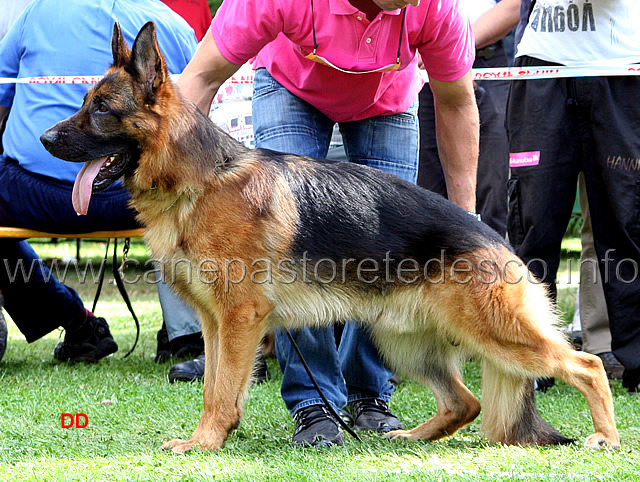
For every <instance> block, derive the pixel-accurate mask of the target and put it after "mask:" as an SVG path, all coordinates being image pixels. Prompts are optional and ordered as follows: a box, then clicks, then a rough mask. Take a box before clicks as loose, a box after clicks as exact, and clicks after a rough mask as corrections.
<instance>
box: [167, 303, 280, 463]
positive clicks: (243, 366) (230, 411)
mask: <svg viewBox="0 0 640 482" xmlns="http://www.w3.org/2000/svg"><path fill="white" fill-rule="evenodd" d="M267 312H268V311H265V310H260V309H258V308H257V304H256V303H244V304H242V305H240V306H237V307H235V308H233V309H231V310H229V312H227V313H225V314H224V315H223V316H222V317H221V321H220V323H219V325H218V330H217V354H218V357H217V364H216V362H215V356H211V357H210V356H209V354H210V353H215V351H216V350H215V343H214V340H213V339H210V337H209V336H208V333H206V330H205V328H204V324H203V335H204V336H205V373H204V412H203V414H202V417H201V418H200V423H199V424H198V427H197V428H196V430H195V431H194V432H193V435H192V436H191V438H190V439H189V440H186V441H185V440H179V439H174V440H171V441H169V442H167V443H165V444H164V445H163V448H164V449H171V450H173V451H174V452H179V453H182V452H186V451H189V450H191V449H193V448H200V449H208V450H217V449H219V448H220V447H222V445H223V443H224V441H225V440H226V439H227V436H228V435H229V432H231V430H233V429H235V428H236V427H237V426H238V424H239V423H240V417H241V416H242V407H243V405H244V401H245V399H246V396H247V392H248V387H249V381H250V377H251V372H252V368H253V362H254V359H255V355H256V352H257V348H258V344H259V343H260V340H261V339H262V336H263V334H264V326H263V325H264V323H263V321H264V318H265V316H266V313H267Z"/></svg>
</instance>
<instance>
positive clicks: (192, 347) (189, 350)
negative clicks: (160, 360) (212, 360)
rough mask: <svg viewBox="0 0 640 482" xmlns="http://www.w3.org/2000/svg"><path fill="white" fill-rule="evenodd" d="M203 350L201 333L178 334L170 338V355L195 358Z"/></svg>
mask: <svg viewBox="0 0 640 482" xmlns="http://www.w3.org/2000/svg"><path fill="white" fill-rule="evenodd" d="M203 351H204V340H203V339H202V333H193V334H191V335H184V336H179V337H177V338H174V339H173V340H171V356H173V357H175V358H181V359H189V358H195V357H197V356H199V355H200V354H201V353H202V352H203Z"/></svg>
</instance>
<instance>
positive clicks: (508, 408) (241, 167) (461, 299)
mask: <svg viewBox="0 0 640 482" xmlns="http://www.w3.org/2000/svg"><path fill="white" fill-rule="evenodd" d="M113 45H114V66H113V67H112V68H111V69H110V70H109V72H108V73H109V74H111V78H109V79H108V80H107V79H105V81H103V83H101V84H99V85H98V86H96V87H95V88H93V89H92V90H91V91H90V93H89V94H88V96H87V100H86V101H85V106H83V108H82V109H81V110H80V111H79V112H78V114H76V115H75V116H74V117H72V118H70V119H68V120H67V121H63V123H61V124H58V125H57V126H55V127H54V128H53V129H58V131H60V130H63V129H69V128H71V127H73V126H78V125H80V124H82V123H83V120H86V118H87V116H89V115H90V114H89V112H88V109H89V107H87V106H89V105H91V103H92V99H95V98H96V97H98V96H101V97H105V95H106V94H108V95H109V96H112V97H115V98H116V99H117V98H118V96H119V95H120V92H130V97H131V98H133V99H134V100H135V102H136V105H137V107H136V111H135V113H133V114H131V115H129V116H127V117H126V119H124V120H123V121H122V124H121V127H120V130H121V131H122V133H123V134H124V135H127V136H131V137H134V138H136V139H137V140H138V142H139V145H140V149H139V151H140V155H139V160H138V162H137V166H136V168H135V170H134V171H133V172H130V173H128V174H126V175H125V185H126V186H127V188H128V189H129V191H130V192H131V194H132V199H133V205H134V207H135V208H136V209H137V210H138V212H139V213H140V214H139V219H140V221H141V222H142V223H143V224H144V225H145V226H146V234H145V237H146V241H147V242H148V244H149V246H150V247H151V250H152V252H153V254H154V257H155V258H162V259H164V260H165V261H166V264H165V266H166V267H167V271H166V273H165V276H166V278H167V279H169V280H171V281H174V287H175V289H176V290H177V292H178V293H179V294H180V295H181V296H183V297H184V298H185V299H186V300H188V301H189V302H190V303H191V304H192V305H193V306H194V307H195V309H196V310H197V312H198V314H199V315H200V317H201V320H202V330H203V336H204V340H205V352H206V367H205V377H204V413H203V414H202V418H201V420H200V423H199V424H198V426H197V428H196V430H195V432H194V433H193V435H192V436H191V438H190V439H188V440H179V439H174V440H171V441H169V442H167V443H165V444H164V446H163V447H164V448H166V449H171V450H173V451H176V452H184V451H187V450H190V449H192V448H194V447H199V448H204V449H210V450H215V449H218V448H220V447H221V446H222V445H223V443H224V441H225V440H226V438H227V436H228V435H229V432H230V431H231V430H232V429H234V427H236V426H237V425H238V423H239V421H240V418H241V416H242V407H243V403H244V400H245V399H246V397H247V393H248V386H249V383H250V377H251V370H252V363H251V361H252V360H253V359H254V355H255V353H256V350H257V347H258V345H259V343H260V340H261V339H262V337H263V335H264V334H265V333H266V332H267V331H268V330H271V329H273V328H274V327H277V326H287V327H289V328H298V327H301V326H308V325H309V324H312V325H315V326H324V325H328V324H331V323H333V322H335V321H336V320H347V319H356V320H359V321H360V322H361V323H362V324H364V325H365V326H367V327H368V328H369V329H370V331H371V336H372V339H373V341H374V343H375V344H376V345H377V346H378V348H379V351H380V353H381V355H382V356H383V358H384V359H385V360H386V362H387V363H388V365H389V366H390V367H392V368H394V369H396V370H398V371H400V372H402V373H405V374H407V375H410V376H412V377H414V378H416V379H418V380H420V381H421V382H423V383H425V384H426V385H427V386H429V387H430V388H431V389H432V390H433V391H434V393H435V396H436V400H437V405H438V411H437V413H436V414H435V416H434V417H433V418H431V419H429V420H428V421H427V422H425V423H423V424H421V425H419V426H417V427H416V428H414V429H412V430H396V431H394V432H391V433H390V434H388V437H389V438H391V439H402V438H407V439H414V440H436V439H439V438H441V437H444V436H448V435H451V434H453V433H454V432H456V430H458V429H460V428H461V427H464V426H465V425H467V424H469V423H471V422H472V421H473V420H474V419H475V418H476V417H477V415H478V414H479V412H480V403H479V402H478V400H477V399H476V398H475V396H474V395H473V394H472V393H471V392H470V391H469V390H468V389H467V388H466V387H465V386H464V384H463V382H462V379H461V376H460V372H459V366H460V363H461V361H462V360H463V358H464V357H465V356H467V355H469V354H471V355H473V356H475V357H477V358H478V359H481V360H482V361H483V398H482V400H483V406H484V416H483V429H484V432H485V433H486V434H487V436H488V438H489V440H491V441H494V442H503V443H509V444H522V445H527V444H550V443H562V442H566V441H567V439H564V438H563V437H561V436H560V435H559V434H557V432H555V431H554V430H553V429H552V428H551V427H550V426H548V424H546V422H544V421H543V420H542V419H541V418H540V417H539V416H538V414H537V411H536V409H535V405H534V400H533V388H532V379H533V378H534V377H539V376H553V377H558V378H560V379H562V380H564V381H565V382H567V383H568V384H570V385H573V386H574V387H576V388H577V389H578V390H580V391H581V392H582V394H583V395H584V396H585V398H586V400H587V402H588V404H589V407H590V410H591V415H592V417H593V420H594V425H595V433H594V434H593V435H591V436H590V437H589V438H588V439H587V441H586V444H587V445H588V446H589V447H592V448H599V447H601V446H603V445H604V446H609V447H617V446H618V445H619V439H618V433H617V431H616V426H615V421H614V411H613V403H612V399H611V393H610V390H609V386H608V382H607V378H606V375H605V372H604V369H603V366H602V363H601V361H600V359H599V358H598V357H595V356H593V355H589V354H587V353H583V352H576V351H575V350H573V349H572V348H571V347H570V346H569V344H568V343H567V342H566V340H565V339H564V337H563V336H562V335H561V334H560V332H559V331H558V330H557V329H556V327H555V323H556V318H555V316H554V314H553V309H552V306H551V304H550V302H549V300H548V297H547V295H546V293H545V290H544V288H543V287H542V286H540V285H539V284H536V283H532V282H530V281H528V279H529V277H530V274H529V273H528V271H527V270H526V268H525V267H524V266H523V265H522V262H521V261H520V260H519V259H518V258H517V257H516V256H515V255H514V254H513V253H512V252H511V251H510V250H509V249H508V248H507V247H506V246H504V245H500V244H495V243H494V244H491V243H490V242H488V241H487V245H486V247H484V248H479V249H474V250H472V251H470V252H468V253H466V255H465V260H466V261H465V262H467V263H468V270H466V271H462V273H461V272H460V271H459V272H457V273H454V271H452V268H454V267H457V268H461V269H463V270H464V268H465V267H461V266H455V265H456V262H457V261H458V260H459V258H458V257H456V256H448V257H447V258H446V262H445V264H444V265H441V266H440V267H439V268H437V269H435V270H434V271H432V272H431V273H430V274H432V275H433V278H434V279H437V278H438V277H442V278H441V279H442V282H418V283H407V284H402V283H392V284H391V285H389V286H388V287H384V288H381V289H375V288H373V287H371V288H367V285H366V284H365V283H356V282H355V281H354V280H352V279H351V278H349V279H347V281H346V282H344V283H330V284H319V283H304V282H301V281H299V280H298V281H297V282H295V283H279V282H277V281H273V280H272V281H273V282H265V281H268V280H265V279H263V278H264V277H265V274H264V273H263V272H261V271H260V270H261V265H260V264H257V265H256V264H255V263H254V261H255V260H258V259H261V260H269V261H271V262H272V263H273V266H274V267H275V270H274V272H273V278H274V279H275V278H278V276H282V277H284V278H285V279H287V274H290V273H287V271H286V270H285V269H279V268H281V267H279V266H278V262H279V261H281V260H282V259H283V258H285V257H288V256H292V254H291V253H292V249H293V248H292V246H293V242H294V239H295V237H296V235H297V234H299V231H300V229H301V227H300V226H301V222H302V221H301V217H300V216H301V212H302V211H301V209H302V208H301V205H300V201H299V199H298V198H297V197H296V194H295V193H294V191H293V188H292V186H291V184H290V182H289V181H287V179H285V177H283V175H282V172H283V170H284V169H286V170H287V172H289V173H293V174H291V175H295V174H296V173H297V174H299V175H300V176H304V175H307V174H309V175H312V174H313V173H314V172H315V171H316V170H317V169H320V167H318V165H317V164H316V163H314V162H313V161H311V160H309V159H307V158H301V157H298V156H287V155H283V156H281V157H280V162H281V164H279V166H280V167H279V168H277V169H276V168H274V167H273V166H272V165H271V164H270V162H269V161H270V160H271V159H270V158H269V157H268V156H269V153H266V154H265V152H264V151H259V152H258V151H256V152H253V151H249V150H246V149H244V148H243V147H241V146H240V145H239V144H236V143H234V141H232V140H230V139H228V138H227V137H225V136H224V135H223V134H221V133H220V132H218V131H217V130H216V129H215V128H214V127H213V126H212V125H209V122H208V120H207V119H205V118H204V117H203V116H201V115H200V114H199V113H198V112H197V110H196V108H195V107H194V106H193V105H192V104H190V103H189V102H187V101H186V100H184V99H183V98H182V97H181V96H180V95H179V94H178V92H177V90H176V88H175V86H174V85H173V84H172V83H171V82H170V81H169V80H168V78H167V73H166V68H165V66H164V61H162V62H161V65H160V67H159V68H158V67H157V65H158V64H157V62H156V59H162V55H161V53H160V51H159V48H158V45H157V43H156V41H155V36H154V30H153V26H152V25H151V26H149V27H145V28H144V29H143V30H142V31H141V33H140V34H139V37H138V39H137V40H136V43H135V44H134V49H133V55H132V54H131V53H130V52H129V49H128V48H127V47H126V45H124V42H123V41H122V39H121V35H120V34H119V32H118V29H116V31H115V32H114V43H113ZM149 59H150V60H149ZM145 60H146V61H145ZM154 65H156V67H155V68H154ZM132 72H133V73H132ZM145 76H147V77H148V78H147V77H145ZM141 77H142V78H143V80H144V81H145V82H146V84H144V85H143V82H142V81H141ZM145 89H146V91H147V94H148V93H149V89H151V92H152V94H153V95H152V97H150V96H149V95H147V96H145V95H144V92H143V91H144V90H145ZM150 98H151V99H152V100H150ZM96 135H99V133H98V134H96ZM203 139H209V140H208V141H207V140H203ZM203 142H204V143H205V145H202V143H203ZM52 152H54V151H53V150H52ZM57 154H58V155H59V156H60V157H63V158H64V157H65V151H64V146H61V147H60V148H59V150H57ZM265 156H266V157H265ZM407 189H408V188H407ZM416 189H417V188H416ZM429 209H430V208H427V207H425V213H424V215H425V216H430V215H437V214H438V212H437V210H435V209H436V208H433V209H434V211H429ZM438 209H439V208H438ZM443 209H445V210H446V211H447V213H446V214H447V216H449V215H451V216H453V218H452V219H453V220H454V221H455V220H458V219H459V220H460V222H461V223H465V228H466V229H468V230H469V235H470V236H471V235H475V234H477V233H476V230H480V229H481V228H480V226H479V224H480V223H476V224H473V223H472V222H471V221H467V220H466V218H464V217H462V216H459V217H456V216H458V214H456V213H457V211H456V210H455V208H454V207H449V206H448V205H446V206H445V207H444V208H443ZM456 222H457V221H456ZM467 224H468V226H467ZM482 229H484V228H482ZM478 232H479V231H478ZM483 232H484V231H483ZM311 234H313V233H311ZM478 236H484V235H481V234H478ZM425 242H429V241H428V240H425ZM229 260H235V261H237V263H235V262H234V263H231V264H229ZM482 260H485V261H486V260H489V261H490V262H491V263H495V266H496V267H505V270H504V272H502V273H500V274H501V276H498V277H497V278H496V279H495V280H492V279H488V278H491V276H492V275H494V274H495V273H497V272H498V270H495V269H494V270H486V269H480V268H479V267H481V266H482V265H481V262H482ZM203 263H205V264H204V266H205V267H207V266H208V267H215V266H216V265H217V266H218V267H219V268H220V269H219V271H217V272H214V271H209V272H208V275H207V276H209V278H207V279H204V280H203V279H202V276H200V277H198V276H196V274H197V273H196V271H197V270H196V268H197V267H200V266H203ZM225 263H226V266H227V268H228V269H226V270H224V269H221V268H222V267H225ZM242 266H244V268H242ZM243 269H246V270H247V271H246V273H243V271H242V270H243ZM243 276H244V279H243V281H237V280H240V279H241V278H242V277H243ZM261 277H262V278H261ZM467 277H468V279H467ZM460 278H464V280H463V281H465V282H460Z"/></svg>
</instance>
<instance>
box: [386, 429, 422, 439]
mask: <svg viewBox="0 0 640 482" xmlns="http://www.w3.org/2000/svg"><path fill="white" fill-rule="evenodd" d="M384 437H385V438H386V439H388V440H415V436H414V435H413V434H412V433H411V431H410V430H392V431H391V432H387V433H385V434H384Z"/></svg>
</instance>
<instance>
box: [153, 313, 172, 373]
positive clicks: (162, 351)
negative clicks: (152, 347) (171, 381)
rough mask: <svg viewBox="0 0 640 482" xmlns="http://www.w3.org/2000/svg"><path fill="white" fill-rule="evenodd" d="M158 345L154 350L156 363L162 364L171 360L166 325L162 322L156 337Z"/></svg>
mask: <svg viewBox="0 0 640 482" xmlns="http://www.w3.org/2000/svg"><path fill="white" fill-rule="evenodd" d="M156 338H157V340H158V345H157V348H156V358H155V362H156V363H164V362H166V361H167V360H168V359H169V358H171V342H170V341H169V333H167V325H166V324H165V322H164V321H163V322H162V328H160V329H159V330H158V334H157V335H156Z"/></svg>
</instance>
